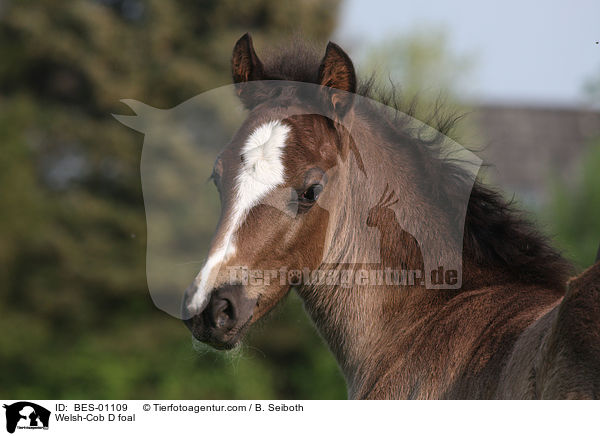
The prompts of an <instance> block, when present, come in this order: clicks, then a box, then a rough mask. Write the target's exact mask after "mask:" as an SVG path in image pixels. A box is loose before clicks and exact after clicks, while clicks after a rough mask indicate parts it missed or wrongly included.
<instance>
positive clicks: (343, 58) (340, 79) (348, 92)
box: [319, 42, 356, 116]
mask: <svg viewBox="0 0 600 436" xmlns="http://www.w3.org/2000/svg"><path fill="white" fill-rule="evenodd" d="M319 83H320V84H321V85H323V86H327V87H329V88H334V89H339V90H341V91H345V92H332V93H330V95H329V99H330V104H331V106H332V109H333V110H334V111H335V112H336V113H337V114H339V115H340V116H343V115H344V114H345V113H346V112H347V111H348V109H350V106H351V105H352V99H353V96H352V94H354V93H355V92H356V73H355V72H354V65H353V64H352V60H351V59H350V57H349V56H348V55H347V54H346V53H345V52H344V50H342V49H341V48H340V46H338V45H337V44H334V43H333V42H329V44H327V49H326V50H325V56H324V57H323V60H322V61H321V66H320V67H319Z"/></svg>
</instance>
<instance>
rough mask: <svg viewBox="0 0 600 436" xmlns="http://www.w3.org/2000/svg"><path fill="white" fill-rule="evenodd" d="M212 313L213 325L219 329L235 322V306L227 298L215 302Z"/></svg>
mask: <svg viewBox="0 0 600 436" xmlns="http://www.w3.org/2000/svg"><path fill="white" fill-rule="evenodd" d="M211 312H212V314H211V315H212V316H211V318H212V319H211V320H210V321H211V324H212V325H213V326H214V327H216V328H218V329H222V328H225V327H228V326H229V325H230V324H232V323H234V322H235V311H234V306H233V304H232V302H231V301H230V300H228V299H226V298H223V299H218V300H216V301H214V303H213V305H212V310H211Z"/></svg>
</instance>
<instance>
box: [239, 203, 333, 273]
mask: <svg viewBox="0 0 600 436" xmlns="http://www.w3.org/2000/svg"><path fill="white" fill-rule="evenodd" d="M265 209H267V208H266V207H265V208H264V209H262V210H261V208H257V210H256V211H253V213H252V214H251V215H250V216H249V219H248V220H247V222H246V223H244V225H243V226H242V227H241V228H240V229H239V231H238V234H237V237H236V240H237V243H236V245H237V247H238V256H236V258H237V259H236V261H237V262H240V261H241V262H242V263H243V266H246V267H248V268H254V269H257V268H263V269H279V268H282V267H285V268H289V269H302V268H305V267H307V268H316V267H317V266H318V265H320V264H321V262H322V260H323V252H324V241H325V236H326V232H327V223H328V218H329V213H328V212H327V211H326V210H324V209H322V208H321V207H320V206H318V205H315V206H313V208H312V209H311V210H310V211H309V212H307V213H305V214H303V215H301V216H298V217H295V218H291V217H289V216H288V215H286V214H284V213H282V212H280V211H278V210H275V209H273V208H268V209H271V210H265Z"/></svg>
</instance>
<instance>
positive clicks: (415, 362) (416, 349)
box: [186, 35, 600, 399]
mask: <svg viewBox="0 0 600 436" xmlns="http://www.w3.org/2000/svg"><path fill="white" fill-rule="evenodd" d="M232 68H233V76H234V81H235V82H236V83H238V84H243V83H246V82H249V81H250V82H251V81H260V80H287V81H295V82H308V83H315V84H318V85H319V84H320V85H323V88H324V89H325V87H327V88H332V89H334V90H336V89H337V90H341V91H345V92H347V93H350V94H352V93H358V94H360V95H363V96H369V95H370V93H371V91H370V88H369V87H368V86H364V87H362V88H358V87H357V85H356V78H355V75H354V67H353V65H352V63H351V61H350V59H349V58H348V57H347V55H346V54H345V53H344V52H343V51H342V50H341V49H340V48H339V47H337V46H335V45H334V44H330V45H329V46H328V49H327V51H326V54H325V57H324V58H323V59H321V60H319V58H318V57H315V55H314V54H312V52H310V51H306V50H300V49H299V48H297V47H295V48H294V50H288V51H287V52H285V54H284V55H280V56H275V57H273V58H272V59H271V60H270V63H267V64H263V63H262V62H261V61H260V60H259V59H258V57H257V55H256V53H255V52H254V49H253V47H252V42H251V40H250V38H249V37H248V36H247V35H246V36H244V37H243V38H242V39H241V40H240V41H238V43H237V45H236V47H235V49H234V57H233V61H232ZM280 94H281V93H280V92H278V93H277V94H270V96H269V95H268V93H267V94H265V95H262V96H257V95H247V93H246V92H245V91H244V88H243V87H240V88H239V95H240V98H241V99H242V101H244V104H245V105H246V106H247V107H248V109H250V116H249V118H248V121H247V125H245V126H242V128H241V129H240V130H239V132H238V134H237V135H236V137H234V139H233V140H232V143H231V144H230V145H229V146H228V147H227V148H226V149H225V150H224V152H223V153H222V155H221V157H220V158H219V159H218V161H217V163H216V165H215V173H216V175H215V179H216V182H217V185H218V187H219V190H220V192H221V199H222V205H223V210H222V218H221V221H220V223H219V228H218V229H217V232H216V235H215V238H214V241H213V247H212V249H211V253H209V257H210V259H209V261H207V265H210V267H205V268H204V269H203V270H202V272H201V273H200V274H199V277H198V278H197V279H196V281H195V282H194V284H193V285H192V287H191V288H190V290H189V291H188V296H187V302H186V311H187V313H188V316H187V318H189V319H188V320H187V321H186V323H187V324H188V326H189V327H190V329H191V330H192V332H193V334H194V336H195V337H197V338H198V339H199V340H201V341H204V342H207V343H210V344H212V345H214V346H216V347H218V348H230V347H232V346H234V345H235V344H236V343H237V342H238V341H239V339H240V338H241V337H242V336H243V334H244V332H245V331H246V330H247V328H248V327H249V326H250V325H251V324H252V323H254V322H255V321H256V320H258V319H259V318H261V317H262V316H263V315H264V314H265V313H267V312H268V311H269V310H270V309H271V308H272V307H274V306H275V305H276V304H277V302H278V301H279V300H280V299H281V298H282V297H283V296H284V295H285V294H286V293H287V292H288V291H289V290H290V289H291V288H292V285H290V284H289V283H287V284H283V283H279V282H270V283H266V282H264V283H261V284H259V285H257V284H248V283H245V284H244V283H241V282H238V281H232V279H231V276H230V275H229V274H227V273H226V269H227V268H228V267H230V266H236V265H245V266H249V267H250V268H252V269H262V270H267V269H268V270H274V269H278V268H280V267H282V266H285V267H286V268H291V269H298V270H301V269H302V268H309V269H311V270H316V269H320V270H324V271H330V272H331V271H334V272H335V271H336V270H340V269H342V267H344V266H346V267H347V266H348V265H350V267H349V268H350V269H351V270H353V271H357V270H359V269H367V270H369V269H374V268H376V269H378V270H383V269H386V268H389V269H394V270H398V269H403V270H405V269H408V270H421V269H423V264H424V260H423V255H422V253H421V250H420V248H422V246H421V247H420V245H419V242H418V241H417V240H416V239H415V237H414V236H413V234H411V233H413V232H409V231H407V228H406V227H407V225H405V224H406V223H408V224H409V226H408V227H410V225H411V223H417V225H416V227H418V232H421V229H424V230H423V231H422V232H423V234H425V235H426V237H429V238H430V239H431V241H432V242H431V243H432V244H445V243H446V241H444V240H443V238H438V239H436V236H435V235H437V234H440V233H439V229H443V228H446V227H452V226H455V225H456V226H461V230H462V226H464V237H463V240H462V244H461V245H462V253H461V256H462V285H461V286H460V288H459V289H428V288H427V287H426V286H425V285H424V284H419V282H416V283H414V284H412V285H411V286H407V285H405V284H388V283H386V284H383V285H382V284H381V283H365V284H355V285H353V286H350V287H348V286H342V285H340V284H339V283H334V284H327V283H317V284H315V283H307V282H303V281H299V282H298V283H294V287H295V289H296V291H297V292H298V294H299V295H300V296H301V298H302V299H303V301H304V303H305V308H306V310H307V312H308V313H309V315H310V317H311V318H312V320H313V321H314V323H315V325H316V327H317V329H318V330H319V332H320V333H321V335H322V336H323V338H324V339H325V341H326V342H327V344H328V345H329V347H330V349H331V350H332V352H333V354H334V355H335V357H336V359H337V361H338V363H339V365H340V367H341V369H342V372H343V373H344V376H345V378H346V381H347V384H348V390H349V396H350V397H351V398H364V399H392V398H414V399H433V398H470V399H477V398H481V399H483V398H523V399H525V398H531V399H533V398H597V397H599V396H600V265H598V264H597V265H596V266H595V267H592V268H590V269H589V270H587V271H586V272H585V273H583V274H582V275H581V276H580V277H579V278H577V279H574V280H572V281H571V282H569V286H568V290H567V285H566V283H567V279H568V276H569V273H570V266H569V264H568V263H567V262H566V261H565V260H564V259H562V258H561V256H560V255H559V254H557V253H556V252H555V251H554V250H553V249H552V248H550V246H549V245H548V244H547V242H546V241H545V240H544V239H543V238H542V237H541V236H540V235H539V234H538V233H537V232H536V231H535V229H534V228H533V227H532V226H531V225H530V224H529V223H528V222H527V221H526V220H523V219H521V218H520V217H519V216H518V214H516V213H515V212H514V211H513V210H512V209H511V208H510V206H509V205H507V203H506V202H505V201H504V200H503V199H502V198H501V197H500V196H499V195H497V194H495V193H494V192H492V191H491V190H489V189H488V188H486V187H484V186H482V185H481V184H479V182H475V184H474V186H473V188H472V191H471V195H470V198H469V201H468V206H467V207H466V217H465V220H464V221H463V222H459V223H455V221H457V220H456V214H454V213H453V211H452V210H445V209H444V208H440V207H439V206H436V204H437V203H436V201H437V199H439V198H443V199H445V200H447V201H449V204H452V203H453V202H455V199H454V197H453V195H456V194H455V192H457V191H460V189H459V188H461V187H463V185H464V183H465V179H466V177H465V175H464V174H463V173H462V172H461V170H459V169H457V167H455V166H454V165H453V164H452V163H449V162H445V161H444V160H443V159H440V158H439V157H437V156H436V155H435V147H428V146H426V145H424V144H423V143H422V142H420V141H419V140H416V139H415V138H412V137H410V135H407V134H406V133H405V132H404V131H403V129H402V126H400V127H397V126H394V123H393V121H391V120H388V119H385V118H381V117H379V116H377V115H373V114H369V113H367V112H365V111H364V110H361V109H359V108H357V107H353V106H352V102H351V101H350V100H349V99H348V98H347V97H346V96H345V94H335V93H333V94H327V96H328V97H327V99H328V100H327V104H328V105H329V106H328V107H329V108H331V110H332V115H331V117H330V119H327V117H323V116H321V115H287V114H285V110H287V109H289V108H290V107H293V106H294V105H295V104H296V102H295V100H294V97H293V96H289V95H287V96H284V97H281V95H280ZM281 98H285V101H284V102H283V103H282V101H281ZM349 117H350V118H351V122H347V123H346V126H351V127H349V128H348V127H346V128H341V127H340V123H338V121H341V120H342V119H344V120H348V118H349ZM265 120H267V121H268V120H281V124H277V123H278V122H279V121H277V122H276V123H275V124H273V123H271V124H267V125H265V124H264V123H265ZM332 120H333V121H332ZM400 124H401V123H400ZM257 126H258V127H257ZM261 126H263V127H261ZM264 126H266V127H264ZM265 128H266V129H267V130H266V131H267V134H264V135H263V133H264V131H265V130H264V129H265ZM261 129H263V130H261ZM278 129H279V130H278ZM257 131H258V132H259V133H260V132H262V133H260V134H261V135H263V136H264V137H265V138H266V139H261V140H260V141H258V142H259V144H258V146H257V147H259V148H260V147H263V148H264V150H263V149H262V148H261V150H262V153H263V155H264V156H276V157H262V158H261V159H271V161H266V162H262V161H260V162H258V161H257V162H258V163H257V162H254V161H253V159H255V154H256V153H254V151H252V150H254V149H253V148H251V147H249V145H248V144H254V143H255V142H256V141H257V137H256V135H257V133H256V132H257ZM442 131H443V129H442ZM253 132H254V133H253ZM248 138H250V139H248ZM273 138H275V139H277V138H280V139H277V140H280V142H281V144H280V145H279V146H278V147H279V148H276V147H275V146H273V143H272V142H273V141H275V139H273ZM349 138H351V140H350V139H349ZM261 141H262V142H261ZM268 147H271V148H268ZM273 150H282V151H281V157H280V160H277V156H279V154H276V153H274V152H273ZM240 156H241V159H240ZM353 156H354V157H353ZM356 156H359V157H358V158H356ZM240 162H241V163H240ZM340 162H343V165H340ZM267 164H269V165H271V166H277V165H275V164H281V168H283V170H282V171H283V173H284V175H283V176H282V177H281V178H277V177H275V175H277V176H278V177H279V176H280V174H279V173H281V171H279V170H278V171H279V172H277V171H275V172H273V173H272V174H271V175H272V176H273V177H272V180H274V182H273V187H276V188H277V189H284V188H285V189H288V190H291V192H293V193H297V201H296V205H297V207H298V211H297V214H296V215H294V216H289V215H286V214H283V213H281V211H279V210H277V209H276V208H273V207H270V206H269V205H266V204H262V203H261V202H260V201H256V200H252V201H249V200H247V201H246V202H247V203H248V204H249V205H250V206H248V207H247V209H248V210H247V211H246V212H245V213H242V212H239V202H240V201H241V202H242V203H243V201H244V200H243V197H242V194H240V192H242V188H241V187H240V186H236V183H239V181H240V180H242V178H241V177H242V176H243V174H242V172H243V171H256V167H257V165H259V166H260V165H262V166H261V168H264V167H266V166H265V165H267ZM267 166H268V165H267ZM334 167H337V172H336V173H335V174H334V173H331V171H330V170H331V169H332V168H334ZM278 168H279V167H278ZM365 168H366V169H367V171H368V169H369V168H371V169H372V168H376V169H377V170H376V171H377V175H378V178H381V179H385V180H393V181H394V185H395V186H396V188H394V189H390V190H388V188H387V186H386V188H385V190H382V189H380V187H378V186H375V185H374V184H373V183H365V181H364V179H361V177H359V176H358V175H359V174H361V172H362V173H365ZM432 171H434V172H435V173H436V182H435V183H433V182H427V180H428V179H427V176H428V174H429V173H430V172H432ZM325 174H327V175H328V176H327V177H326V176H325ZM260 177H263V178H264V177H265V176H264V174H263V175H261V176H260ZM267 178H268V177H267ZM269 180H271V179H269ZM261 186H262V185H261ZM273 189H275V188H273ZM273 189H271V188H269V189H265V192H272V191H273ZM382 192H383V194H382ZM244 195H249V194H244ZM265 195H267V194H265ZM319 196H320V198H317V197H319ZM257 198H258V197H257ZM378 198H379V199H380V200H379V202H377V199H378ZM240 199H241V200H240ZM366 201H368V202H370V203H371V204H373V203H377V204H376V205H375V206H374V207H370V208H367V209H366V210H367V212H364V213H363V212H361V213H359V212H356V211H357V210H359V209H360V208H359V207H358V205H359V204H361V203H364V202H366ZM456 201H457V200H456ZM236 204H237V205H236ZM324 205H326V206H327V207H324ZM392 207H394V208H398V209H396V210H400V211H401V212H393V210H392ZM399 213H400V214H401V215H402V219H397V216H398V214H399ZM365 223H366V225H367V226H368V227H370V228H372V229H376V230H377V231H378V232H379V234H380V239H379V240H378V242H379V244H374V243H373V238H366V237H365V236H364V235H363V236H361V234H359V233H360V232H358V231H355V229H357V228H358V227H359V226H361V225H364V224H365ZM327 228H333V229H334V231H333V235H331V234H329V233H328V230H327ZM461 234H462V233H461ZM430 235H434V236H430ZM421 240H422V237H421ZM224 241H225V242H224ZM230 241H235V243H230ZM227 243H230V245H227ZM232 247H233V248H232ZM373 251H378V252H379V255H380V263H378V264H377V265H372V264H370V260H368V259H366V258H365V253H370V252H373ZM215 259H216V260H215ZM208 276H210V277H211V281H210V286H209V285H207V284H206V283H207V280H206V277H208ZM565 291H566V294H565Z"/></svg>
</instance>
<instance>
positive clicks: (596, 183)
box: [542, 138, 600, 270]
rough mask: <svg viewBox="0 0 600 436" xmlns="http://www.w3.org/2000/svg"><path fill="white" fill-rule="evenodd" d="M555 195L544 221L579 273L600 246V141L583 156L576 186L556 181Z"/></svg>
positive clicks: (554, 182)
mask: <svg viewBox="0 0 600 436" xmlns="http://www.w3.org/2000/svg"><path fill="white" fill-rule="evenodd" d="M552 192H553V195H552V199H551V201H550V202H549V204H548V206H547V207H546V209H545V210H544V211H543V212H542V216H543V219H544V220H545V221H546V222H547V223H548V224H549V230H550V231H551V233H552V234H553V236H554V240H555V241H556V243H557V246H558V247H560V248H561V249H562V250H563V252H564V255H565V256H566V257H567V258H569V259H570V260H572V261H573V262H574V263H575V265H576V267H577V268H578V269H579V270H582V269H584V268H587V267H588V266H590V265H591V264H592V263H594V260H595V259H596V254H597V252H598V244H600V231H599V229H598V228H599V225H600V138H596V139H595V140H594V141H592V142H591V143H590V145H589V147H588V148H587V150H586V152H585V154H584V155H583V156H582V159H581V170H580V172H579V178H578V180H577V182H576V183H575V185H574V186H568V185H564V184H562V183H560V182H558V181H556V180H554V181H553V182H552Z"/></svg>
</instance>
